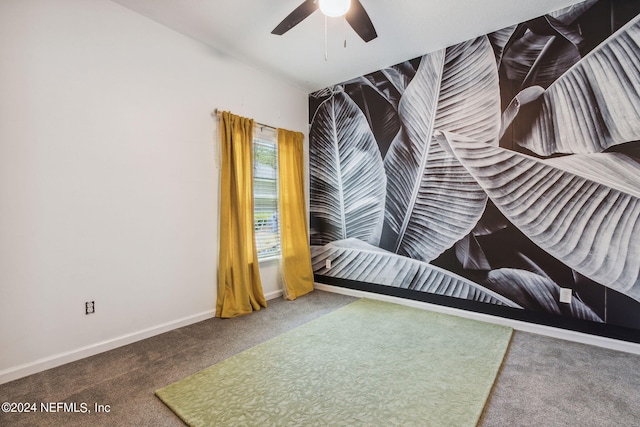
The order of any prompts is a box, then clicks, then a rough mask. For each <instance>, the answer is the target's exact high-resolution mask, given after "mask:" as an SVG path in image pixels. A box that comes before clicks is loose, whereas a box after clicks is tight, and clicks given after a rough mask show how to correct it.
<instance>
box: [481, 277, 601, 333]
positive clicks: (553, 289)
mask: <svg viewBox="0 0 640 427" xmlns="http://www.w3.org/2000/svg"><path fill="white" fill-rule="evenodd" d="M483 284H484V285H485V286H486V287H488V288H489V289H491V290H493V291H495V292H497V293H499V294H500V295H504V296H505V297H507V298H509V299H510V300H512V301H514V302H516V303H518V304H519V305H521V306H522V307H524V309H525V310H533V311H544V312H546V313H551V314H557V315H561V314H566V315H569V316H571V317H574V318H577V319H583V320H591V321H593V322H602V319H601V318H600V317H599V316H598V315H597V314H596V313H594V312H593V310H591V309H590V308H589V307H588V306H587V305H585V304H584V303H583V302H582V301H580V300H579V299H577V298H576V297H574V298H573V301H572V303H571V304H565V303H561V302H560V286H558V285H557V284H556V283H554V282H553V281H552V280H551V279H549V278H548V277H544V276H540V275H538V274H535V273H532V272H529V271H524V270H516V269H510V268H502V269H498V270H493V271H491V272H489V274H488V276H487V279H486V280H484V281H483Z"/></svg>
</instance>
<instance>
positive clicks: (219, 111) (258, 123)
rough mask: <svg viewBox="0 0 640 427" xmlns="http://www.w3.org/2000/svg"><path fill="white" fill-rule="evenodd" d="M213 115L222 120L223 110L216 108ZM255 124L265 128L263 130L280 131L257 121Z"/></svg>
mask: <svg viewBox="0 0 640 427" xmlns="http://www.w3.org/2000/svg"><path fill="white" fill-rule="evenodd" d="M213 114H215V115H216V117H218V118H220V116H221V115H222V110H219V109H218V108H216V109H215V110H213ZM253 122H254V123H255V124H256V125H257V126H260V127H263V128H269V129H273V130H278V128H275V127H273V126H269V125H265V124H264V123H260V122H256V121H255V120H254V121H253Z"/></svg>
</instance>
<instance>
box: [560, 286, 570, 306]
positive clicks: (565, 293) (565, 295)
mask: <svg viewBox="0 0 640 427" xmlns="http://www.w3.org/2000/svg"><path fill="white" fill-rule="evenodd" d="M560 302H564V303H567V304H571V289H569V288H560Z"/></svg>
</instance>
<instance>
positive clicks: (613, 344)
mask: <svg viewBox="0 0 640 427" xmlns="http://www.w3.org/2000/svg"><path fill="white" fill-rule="evenodd" d="M314 288H315V289H319V290H321V291H327V292H334V293H337V294H343V295H349V296H354V297H359V298H369V299H375V300H379V301H387V302H393V303H396V304H401V305H406V306H409V307H416V308H421V309H424V310H430V311H435V312H438V313H444V314H451V315H454V316H459V317H464V318H467V319H473V320H479V321H482V322H487V323H493V324H497V325H504V326H509V327H511V328H513V329H515V330H518V331H524V332H531V333H534V334H539V335H546V336H549V337H554V338H560V339H563V340H567V341H573V342H579V343H582V344H589V345H594V346H597V347H603V348H608V349H611V350H617V351H624V352H627V353H634V354H640V344H636V343H632V342H628V341H621V340H616V339H613V338H605V337H600V336H597V335H590V334H585V333H582V332H576V331H570V330H567V329H560V328H554V327H551V326H545V325H537V324H535V323H529V322H523V321H521V320H513V319H507V318H504V317H498V316H492V315H489V314H484V313H476V312H473V311H467V310H461V309H459V308H452V307H446V306H442V305H437V304H431V303H428V302H422V301H414V300H410V299H406V298H399V297H393V296H389V295H382V294H376V293H372V292H366V291H358V290H355V289H348V288H342V287H340V286H332V285H326V284H324V283H315V284H314Z"/></svg>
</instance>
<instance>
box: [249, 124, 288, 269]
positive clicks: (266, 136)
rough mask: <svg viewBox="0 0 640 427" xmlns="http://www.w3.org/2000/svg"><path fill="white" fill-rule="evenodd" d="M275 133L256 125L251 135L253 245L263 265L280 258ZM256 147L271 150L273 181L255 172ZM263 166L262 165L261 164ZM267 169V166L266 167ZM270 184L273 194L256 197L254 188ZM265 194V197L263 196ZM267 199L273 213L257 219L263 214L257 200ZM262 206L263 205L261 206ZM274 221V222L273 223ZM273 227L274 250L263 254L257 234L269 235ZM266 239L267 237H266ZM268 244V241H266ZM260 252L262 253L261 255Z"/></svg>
mask: <svg viewBox="0 0 640 427" xmlns="http://www.w3.org/2000/svg"><path fill="white" fill-rule="evenodd" d="M277 136H278V135H277V131H276V130H275V129H272V128H269V127H264V126H259V125H256V127H255V128H254V133H253V140H252V155H253V156H252V180H253V227H254V240H255V244H256V255H257V259H258V263H265V262H268V261H270V260H279V259H280V258H281V254H282V247H281V240H280V236H281V232H280V231H281V229H280V191H279V184H280V183H279V179H280V178H279V165H278V138H277ZM258 147H263V148H267V149H273V152H274V153H273V155H274V163H275V167H274V170H273V171H272V173H273V179H270V178H269V177H266V176H265V175H262V176H260V175H261V174H260V173H259V172H258V171H257V167H258V165H259V163H258V162H257V160H256V148H258ZM262 164H264V163H262ZM267 167H268V166H267ZM258 181H262V184H263V185H261V186H258V185H256V184H257V183H258ZM270 181H271V182H272V184H271V187H273V190H274V191H273V193H270V194H269V193H262V194H261V197H257V196H259V195H260V194H259V193H256V188H258V189H259V190H265V189H268V185H264V184H265V183H268V182H270ZM265 194H266V196H265ZM268 199H274V200H275V206H274V209H275V212H274V213H273V214H272V215H271V217H270V218H268V219H265V218H258V216H262V215H256V214H259V213H263V212H264V211H261V210H260V208H259V207H258V203H257V202H258V200H268ZM263 206H264V204H263ZM273 215H275V218H273ZM274 220H275V222H274ZM259 221H263V223H261V224H260V225H258V222H259ZM274 226H275V230H276V231H275V232H271V233H272V234H275V236H272V237H271V238H274V239H275V240H276V244H275V246H274V250H273V251H271V252H265V250H264V249H262V250H261V247H263V246H264V245H265V240H266V238H265V239H262V238H261V236H260V235H259V234H258V233H261V234H262V235H263V236H264V234H266V233H269V231H267V229H268V228H269V227H271V228H272V229H273V227H274ZM267 238H268V237H267ZM267 243H268V241H267ZM261 252H262V253H261Z"/></svg>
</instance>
